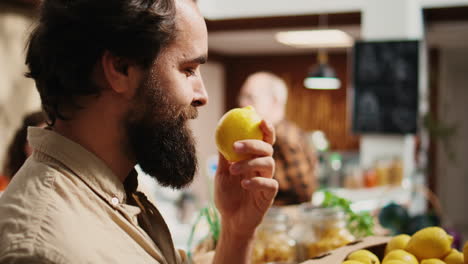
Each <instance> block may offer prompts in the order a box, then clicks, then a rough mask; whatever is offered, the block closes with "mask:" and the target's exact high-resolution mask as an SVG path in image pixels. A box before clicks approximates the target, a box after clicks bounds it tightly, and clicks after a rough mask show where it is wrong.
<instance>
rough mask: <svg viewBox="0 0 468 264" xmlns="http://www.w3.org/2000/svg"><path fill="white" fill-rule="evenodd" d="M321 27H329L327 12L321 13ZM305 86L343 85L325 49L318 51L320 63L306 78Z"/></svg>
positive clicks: (319, 24)
mask: <svg viewBox="0 0 468 264" xmlns="http://www.w3.org/2000/svg"><path fill="white" fill-rule="evenodd" d="M318 20H319V21H318V26H319V28H325V29H326V28H327V27H328V16H327V14H323V15H319V17H318ZM304 86H305V87H306V88H308V89H317V90H336V89H339V88H340V86H341V82H340V79H338V78H337V76H336V73H335V70H333V68H332V67H331V66H330V65H328V55H327V52H326V51H325V49H324V48H323V49H319V51H318V64H317V65H316V66H315V68H313V69H312V71H310V72H309V74H308V75H307V77H306V78H305V79H304Z"/></svg>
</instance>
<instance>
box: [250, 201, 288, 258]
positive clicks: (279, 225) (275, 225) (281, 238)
mask: <svg viewBox="0 0 468 264" xmlns="http://www.w3.org/2000/svg"><path fill="white" fill-rule="evenodd" d="M288 230H289V218H288V216H287V215H286V214H284V213H281V212H280V210H279V209H277V208H271V209H270V210H269V211H268V213H267V214H266V215H265V218H264V219H263V222H262V223H261V224H260V226H259V227H258V230H257V234H256V237H255V241H254V247H253V252H252V260H253V261H252V263H253V264H261V263H295V261H296V242H295V241H294V239H292V238H291V237H290V236H289V234H288Z"/></svg>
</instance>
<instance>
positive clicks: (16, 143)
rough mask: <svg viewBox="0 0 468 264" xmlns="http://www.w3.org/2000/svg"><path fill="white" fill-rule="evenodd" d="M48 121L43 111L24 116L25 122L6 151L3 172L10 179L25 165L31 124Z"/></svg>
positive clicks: (35, 124)
mask: <svg viewBox="0 0 468 264" xmlns="http://www.w3.org/2000/svg"><path fill="white" fill-rule="evenodd" d="M45 122H46V118H45V116H44V114H43V113H42V112H34V113H31V114H29V115H27V116H25V117H24V119H23V124H22V125H21V127H19V128H18V130H17V131H16V133H15V136H14V137H13V141H11V143H10V146H9V147H8V151H7V153H6V160H5V164H4V168H3V173H4V174H5V176H7V177H9V178H10V179H11V178H13V176H14V175H15V174H16V172H17V171H18V170H19V169H20V168H21V166H23V163H24V162H25V161H26V159H27V158H28V157H27V155H26V152H25V146H26V142H27V139H26V137H27V134H28V127H29V126H38V125H40V124H43V123H45Z"/></svg>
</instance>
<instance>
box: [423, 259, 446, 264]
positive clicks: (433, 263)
mask: <svg viewBox="0 0 468 264" xmlns="http://www.w3.org/2000/svg"><path fill="white" fill-rule="evenodd" d="M421 264H445V262H443V261H442V260H440V259H437V258H431V259H424V260H423V261H421Z"/></svg>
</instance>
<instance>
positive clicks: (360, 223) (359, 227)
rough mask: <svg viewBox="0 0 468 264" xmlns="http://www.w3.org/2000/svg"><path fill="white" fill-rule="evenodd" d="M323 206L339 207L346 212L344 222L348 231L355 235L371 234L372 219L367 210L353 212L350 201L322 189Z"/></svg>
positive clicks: (372, 228)
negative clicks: (323, 195)
mask: <svg viewBox="0 0 468 264" xmlns="http://www.w3.org/2000/svg"><path fill="white" fill-rule="evenodd" d="M324 194H325V199H324V201H323V203H322V206H323V207H327V208H339V209H342V210H343V211H344V212H345V213H346V216H347V217H346V222H347V227H348V229H349V231H350V232H351V233H352V234H353V235H354V236H355V237H356V238H361V237H366V236H372V235H373V234H374V231H373V230H374V219H373V218H372V216H371V215H370V213H369V212H359V213H355V212H354V211H353V210H351V201H349V200H347V199H344V198H341V197H339V196H337V195H335V194H333V193H331V192H330V191H324Z"/></svg>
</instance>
